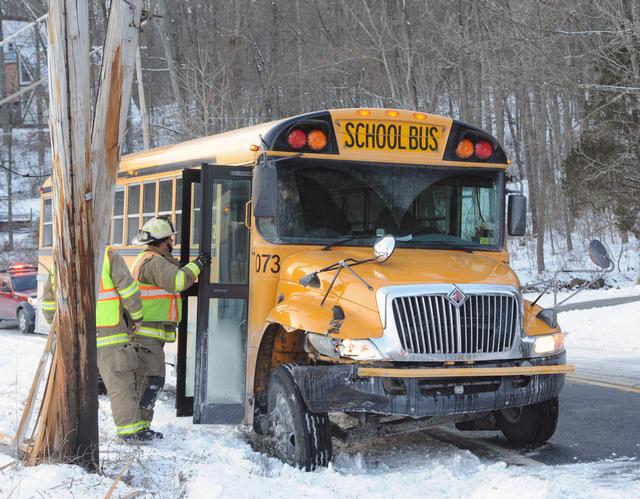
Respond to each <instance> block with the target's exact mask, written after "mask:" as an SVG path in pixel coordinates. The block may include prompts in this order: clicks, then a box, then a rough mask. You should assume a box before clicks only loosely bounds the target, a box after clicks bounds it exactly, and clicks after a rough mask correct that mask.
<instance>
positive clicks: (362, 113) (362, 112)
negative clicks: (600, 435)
mask: <svg viewBox="0 0 640 499" xmlns="http://www.w3.org/2000/svg"><path fill="white" fill-rule="evenodd" d="M356 112H357V113H358V116H363V117H365V116H369V115H370V114H371V111H369V110H368V109H358V110H357V111H356Z"/></svg>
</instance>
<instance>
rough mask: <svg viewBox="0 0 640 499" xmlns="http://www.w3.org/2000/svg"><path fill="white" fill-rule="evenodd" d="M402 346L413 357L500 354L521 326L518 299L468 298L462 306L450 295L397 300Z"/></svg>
mask: <svg viewBox="0 0 640 499" xmlns="http://www.w3.org/2000/svg"><path fill="white" fill-rule="evenodd" d="M392 308H393V316H394V319H395V323H396V327H397V330H398V335H399V337H400V343H401V344H402V347H403V348H404V349H405V350H406V351H407V352H409V353H413V354H474V353H496V352H504V351H508V350H510V349H511V347H512V346H513V342H514V340H515V336H516V333H517V331H518V325H519V323H520V312H519V308H518V301H517V298H516V296H514V295H507V294H476V295H469V294H467V295H466V298H465V300H464V302H463V303H462V304H461V305H460V306H459V307H458V306H456V305H454V304H453V303H452V302H451V301H450V300H449V298H447V296H446V295H421V296H400V297H396V298H393V302H392Z"/></svg>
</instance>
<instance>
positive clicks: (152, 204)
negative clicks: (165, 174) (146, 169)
mask: <svg viewBox="0 0 640 499" xmlns="http://www.w3.org/2000/svg"><path fill="white" fill-rule="evenodd" d="M142 187H143V190H142V225H144V224H145V223H146V222H148V221H149V220H151V219H152V218H153V217H154V216H155V215H156V182H155V180H154V181H152V182H145V183H144V184H142Z"/></svg>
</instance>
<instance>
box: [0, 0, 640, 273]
mask: <svg viewBox="0 0 640 499" xmlns="http://www.w3.org/2000/svg"><path fill="white" fill-rule="evenodd" d="M114 1H124V0H114ZM108 4H109V2H103V1H92V2H91V6H90V16H91V22H92V24H93V29H92V34H93V39H92V45H93V46H99V45H101V44H102V43H103V38H104V29H105V25H106V17H107V15H108V8H109V5H108ZM145 5H146V7H145V8H147V9H148V13H149V14H148V17H147V20H146V21H143V27H142V29H143V32H142V33H141V36H140V44H141V61H142V70H143V71H142V73H143V83H144V88H145V92H146V101H147V107H148V109H149V120H150V124H151V126H150V139H151V145H152V146H158V145H162V144H165V143H169V142H179V141H182V140H185V139H188V138H192V137H198V136H202V135H207V134H212V133H217V132H220V131H224V130H227V129H231V128H236V127H241V126H245V125H249V124H253V123H256V122H260V121H265V120H269V119H275V118H280V117H284V116H289V115H295V114H298V113H301V112H306V111H312V110H318V109H326V108H334V107H361V106H362V107H366V106H369V107H373V106H376V107H379V106H384V107H391V108H408V109H417V110H421V111H425V112H428V113H429V112H430V113H438V114H444V115H451V116H453V117H455V118H458V119H461V120H463V121H467V122H469V123H472V124H474V125H477V126H481V127H483V128H485V129H487V130H488V131H490V132H492V133H494V134H495V135H496V136H497V137H498V139H499V140H500V141H501V142H502V143H504V145H505V147H506V149H507V151H508V154H509V156H510V157H511V159H512V167H511V168H512V175H513V177H514V178H522V179H523V180H525V181H526V185H527V187H528V194H529V207H530V212H531V224H530V232H531V234H533V235H534V237H536V238H537V265H538V269H539V270H540V271H541V270H543V269H544V258H543V256H544V245H545V243H546V244H549V242H550V241H551V240H550V236H552V235H554V236H553V237H555V238H558V237H563V238H566V241H565V243H564V244H565V245H566V247H567V248H569V249H571V247H572V242H573V241H572V239H571V237H572V234H575V231H576V224H577V223H578V222H579V221H582V222H583V223H585V224H586V229H584V230H586V232H587V233H589V234H586V233H585V234H584V235H596V234H598V233H599V231H607V232H610V231H611V230H615V231H618V232H619V233H620V236H621V237H622V239H623V241H624V239H625V238H626V234H627V232H628V231H633V232H635V233H636V234H638V235H640V234H639V233H640V222H638V220H637V213H638V208H639V207H640V206H639V204H640V202H639V201H638V199H639V193H640V166H639V165H640V129H639V126H640V125H639V120H640V4H638V2H637V1H635V0H585V1H582V0H581V1H578V0H538V1H520V0H453V1H450V0H448V1H435V0H270V1H262V2H261V1H254V0H208V1H202V0H197V1H193V0H180V1H177V0H173V1H169V0H150V1H148V2H145ZM44 13H46V5H44V1H43V0H1V1H0V16H3V18H4V19H20V20H23V21H25V22H32V21H33V20H35V19H36V18H37V17H39V16H41V15H42V14H44ZM5 31H6V29H5ZM30 36H31V38H30V39H31V40H32V41H31V42H30V43H31V46H32V49H31V50H26V49H23V52H24V53H25V54H26V56H25V57H24V59H25V61H26V62H25V64H27V63H28V64H29V65H30V67H32V68H33V69H34V71H35V69H36V63H37V60H40V61H42V60H43V59H42V58H43V57H44V55H45V54H44V53H43V50H44V47H45V45H46V44H42V43H41V41H40V40H41V39H42V38H43V37H45V36H46V30H45V29H44V25H42V26H41V27H40V29H39V30H38V29H34V30H32V31H31V35H30ZM22 43H23V44H26V43H27V42H22ZM7 49H8V47H4V50H5V53H7ZM94 57H95V63H96V64H95V66H94V68H93V71H94V73H93V74H94V80H95V81H97V79H98V75H99V70H100V54H99V53H98V54H96V55H94ZM1 62H2V58H1V57H0V63H1ZM38 64H39V66H38V72H39V74H40V73H42V72H45V71H46V67H43V66H42V64H41V63H38ZM0 65H2V64H0ZM2 74H4V73H2ZM0 76H1V74H0ZM34 79H36V77H34ZM1 81H2V78H0V82H1ZM6 89H7V86H6V85H5V86H4V87H3V93H2V94H1V95H3V96H5V95H7V94H8V93H9V92H5V90H6ZM23 95H25V94H23ZM44 99H46V87H45V86H43V87H42V88H41V89H40V91H39V93H35V94H34V101H35V102H36V103H38V102H40V103H41V104H40V105H44V107H45V111H42V110H41V111H40V113H39V114H38V113H35V114H34V116H36V119H35V123H34V124H33V125H32V126H33V128H34V129H35V130H38V129H40V130H42V129H46V127H47V125H46V102H44V103H43V102H42V101H43V100H44ZM132 101H133V104H132V111H133V112H132V113H131V115H132V117H131V118H130V120H129V127H128V130H127V135H126V146H125V152H128V151H134V150H138V149H140V148H142V122H141V119H140V114H139V112H138V111H137V109H138V108H139V103H138V102H139V101H138V95H137V94H136V92H135V91H134V94H133V98H132ZM32 105H33V104H32ZM0 115H1V116H2V119H1V120H0V126H1V127H2V128H3V137H4V139H3V142H2V143H3V147H2V153H1V154H2V156H1V157H2V164H3V165H5V166H9V165H12V166H13V168H14V169H15V170H17V171H19V172H21V173H27V172H30V171H36V170H37V167H36V164H37V163H38V162H40V161H44V160H43V159H42V158H44V157H46V152H45V151H44V149H45V148H46V147H47V144H46V141H40V142H39V143H40V145H37V143H36V142H33V143H30V144H28V146H29V147H35V146H37V147H36V151H37V153H34V154H33V155H32V156H33V162H32V164H29V165H27V164H16V163H15V162H13V163H12V158H11V152H10V151H11V148H10V147H8V145H7V140H9V141H10V139H7V134H9V135H8V136H9V137H11V129H12V126H14V125H13V124H12V113H9V112H8V104H4V105H3V106H2V108H0ZM15 126H23V125H22V124H16V125H15ZM16 146H17V142H16ZM25 147H26V146H25ZM45 166H46V165H45ZM45 170H46V168H45ZM5 173H6V175H3V177H4V178H3V183H2V185H1V186H0V189H1V192H2V196H3V199H2V200H1V201H0V203H1V202H2V201H4V196H5V195H6V194H7V190H9V191H10V190H11V184H10V183H9V182H8V180H9V178H10V177H11V175H12V174H10V173H8V172H6V171H5ZM45 173H46V171H45ZM9 195H10V194H9ZM0 211H5V210H4V207H3V208H0ZM583 232H584V231H583Z"/></svg>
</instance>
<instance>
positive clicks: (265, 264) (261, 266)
mask: <svg viewBox="0 0 640 499" xmlns="http://www.w3.org/2000/svg"><path fill="white" fill-rule="evenodd" d="M267 271H269V272H271V273H272V274H277V273H278V272H280V255H268V254H262V255H261V254H256V272H262V273H266V272H267Z"/></svg>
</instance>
